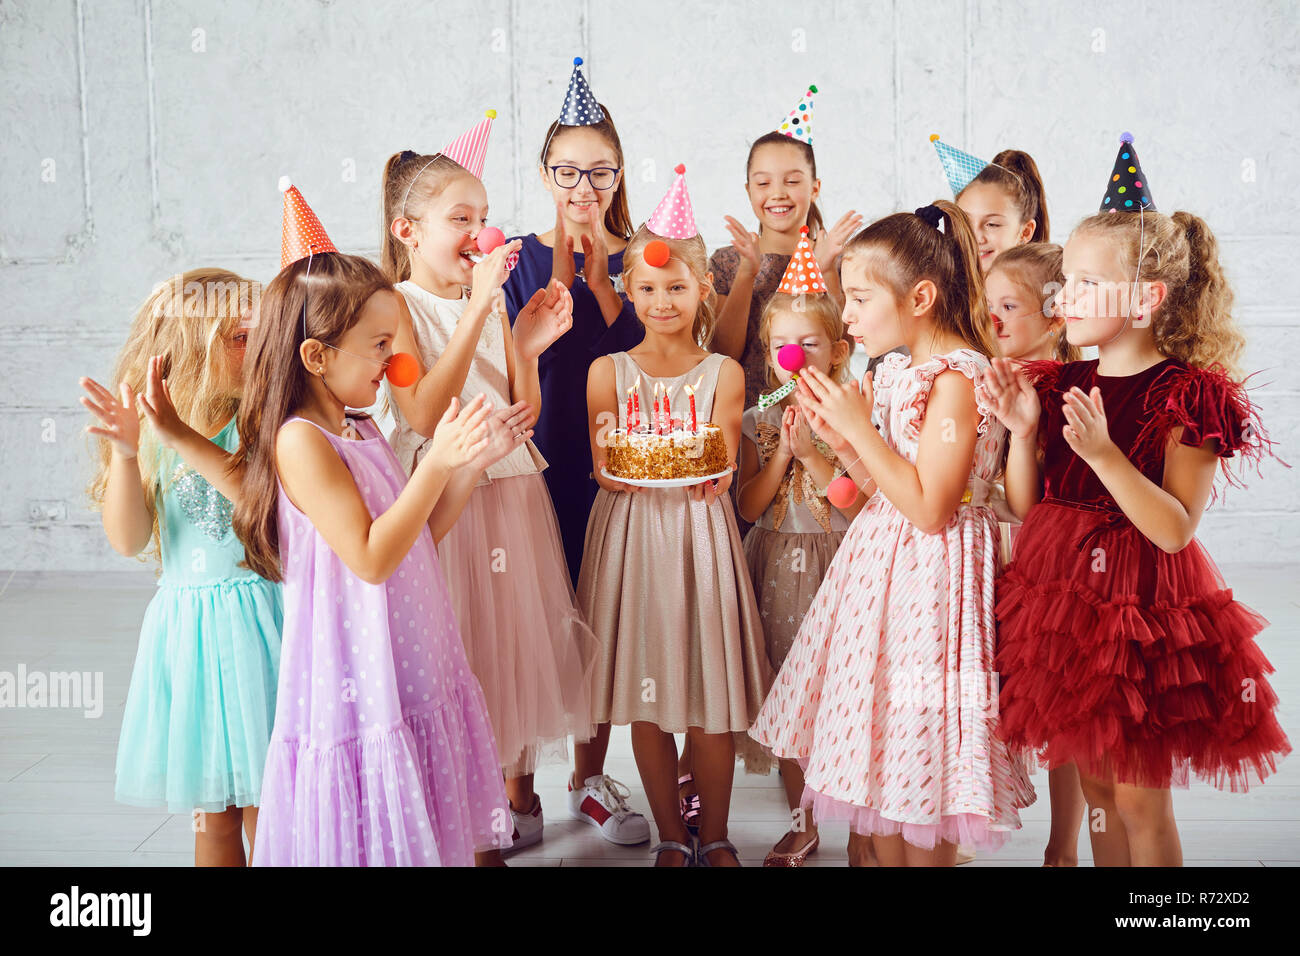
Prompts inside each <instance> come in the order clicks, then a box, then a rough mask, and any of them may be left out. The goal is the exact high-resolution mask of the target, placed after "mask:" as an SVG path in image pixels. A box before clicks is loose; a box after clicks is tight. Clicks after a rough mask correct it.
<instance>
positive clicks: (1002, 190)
mask: <svg viewBox="0 0 1300 956" xmlns="http://www.w3.org/2000/svg"><path fill="white" fill-rule="evenodd" d="M957 205H958V206H960V207H961V209H962V212H964V213H966V215H967V216H968V217H969V218H970V221H971V224H972V225H973V226H974V227H975V238H976V240H977V241H978V242H979V251H980V269H981V270H983V272H984V273H985V274H987V273H988V271H989V267H990V266H992V265H993V260H994V259H995V258H996V257H997V254H998V253H1000V252H1005V251H1006V250H1007V249H1011V248H1014V247H1015V246H1018V245H1022V244H1024V243H1027V242H1047V241H1048V239H1049V236H1050V234H1051V225H1050V223H1049V222H1048V218H1047V196H1046V194H1045V192H1044V190H1043V179H1042V177H1041V176H1040V175H1039V174H1038V164H1037V163H1035V162H1034V158H1033V157H1032V156H1030V155H1029V154H1028V153H1024V152H1021V151H1020V150H1018V149H1004V150H1002V152H1000V153H998V154H997V155H996V156H994V157H993V162H991V163H989V164H988V165H987V166H985V167H984V168H983V169H982V170H981V171H980V172H979V175H977V176H976V177H975V178H974V179H973V180H971V182H970V183H969V184H968V185H967V186H966V188H965V189H963V190H962V191H961V192H959V193H958V194H957Z"/></svg>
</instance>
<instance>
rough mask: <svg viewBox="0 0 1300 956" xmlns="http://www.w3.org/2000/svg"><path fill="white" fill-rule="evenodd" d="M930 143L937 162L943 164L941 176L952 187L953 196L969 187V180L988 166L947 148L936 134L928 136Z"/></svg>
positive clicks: (983, 161) (950, 147)
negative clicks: (937, 159)
mask: <svg viewBox="0 0 1300 956" xmlns="http://www.w3.org/2000/svg"><path fill="white" fill-rule="evenodd" d="M930 142H932V143H934V151H935V152H936V153H938V154H939V162H940V163H942V164H943V174H944V175H945V176H947V177H948V185H949V186H951V187H952V194H953V195H954V196H956V195H957V194H958V193H960V192H961V191H962V190H963V189H965V188H966V187H967V186H969V185H970V183H971V180H972V179H974V178H975V177H976V176H978V175H979V174H980V173H981V172H982V171H983V170H984V167H985V166H987V165H988V162H987V161H986V160H983V159H980V158H978V157H976V156H972V155H971V154H970V153H965V152H962V151H961V150H960V149H955V148H954V147H952V146H949V145H948V144H947V143H945V142H943V141H942V140H940V139H939V134H938V133H931V134H930Z"/></svg>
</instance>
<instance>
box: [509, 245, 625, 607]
mask: <svg viewBox="0 0 1300 956" xmlns="http://www.w3.org/2000/svg"><path fill="white" fill-rule="evenodd" d="M515 238H519V239H522V240H523V246H522V248H521V249H520V250H519V262H518V263H517V264H516V265H515V268H514V269H513V270H512V271H511V273H510V276H509V277H508V278H507V279H506V284H505V286H504V290H505V299H506V313H507V315H509V317H510V324H511V325H512V326H513V325H514V322H515V316H516V315H517V314H518V312H519V310H520V309H521V308H523V306H524V304H525V303H526V302H527V301H528V300H529V298H530V297H531V296H532V294H533V293H534V292H536V291H537V290H538V289H540V288H542V287H543V286H544V285H546V283H548V282H550V281H551V257H552V250H551V249H550V248H549V247H547V246H544V245H542V243H541V241H540V240H538V238H537V236H536V235H535V234H531V233H530V234H529V235H527V236H518V237H515ZM583 258H584V257H583V255H582V253H581V252H575V253H574V254H573V265H574V269H575V270H577V271H578V272H581V271H582V266H583ZM622 271H623V253H621V252H616V253H610V256H609V274H610V276H611V278H613V277H616V276H617V275H618V274H619V273H620V272H622ZM569 292H570V294H571V295H572V296H573V327H572V328H570V329H569V331H567V332H565V333H564V334H563V335H562V336H560V337H559V338H558V339H556V341H555V343H554V344H553V345H552V346H551V347H550V348H548V349H547V350H546V351H545V352H543V353H542V355H541V357H540V358H539V359H538V360H537V370H538V375H539V378H540V379H541V385H542V414H541V417H540V418H539V419H538V421H537V424H536V425H534V426H533V442H534V444H536V445H537V448H538V450H540V451H541V453H542V455H543V456H544V457H545V458H546V461H547V463H548V465H549V467H548V468H547V469H546V470H545V471H543V472H542V477H543V478H545V479H546V487H547V488H548V489H550V492H551V501H552V502H553V503H554V504H555V517H556V518H557V519H558V520H559V523H560V538H561V539H562V540H563V542H564V556H565V559H566V561H567V562H568V565H569V579H570V581H571V582H574V583H575V584H576V582H577V580H578V570H579V569H580V568H581V567H582V547H583V542H584V540H585V538H586V536H587V519H588V518H589V517H590V516H591V506H592V504H593V503H594V502H595V500H596V491H597V490H598V487H599V486H598V485H597V484H596V480H595V479H594V478H592V477H591V471H592V461H591V443H590V440H589V438H588V433H587V370H588V369H589V368H591V363H592V362H594V361H595V360H596V359H598V358H599V357H600V356H602V355H611V354H613V353H614V352H626V351H627V350H628V349H631V348H633V347H634V346H636V345H639V344H640V342H641V340H642V339H643V338H644V337H645V329H644V328H643V327H642V325H641V322H640V320H639V319H637V317H636V312H635V311H634V310H633V309H632V304H631V303H630V302H628V301H627V296H623V311H622V312H621V313H619V316H618V318H617V319H615V320H614V324H613V325H608V326H607V325H606V324H605V319H604V317H603V316H602V315H601V313H600V305H599V303H597V301H596V297H595V295H593V294H592V291H591V290H590V289H589V288H587V283H586V282H584V281H583V280H582V278H581V277H578V278H576V279H574V281H573V287H572V288H571V289H570V290H569Z"/></svg>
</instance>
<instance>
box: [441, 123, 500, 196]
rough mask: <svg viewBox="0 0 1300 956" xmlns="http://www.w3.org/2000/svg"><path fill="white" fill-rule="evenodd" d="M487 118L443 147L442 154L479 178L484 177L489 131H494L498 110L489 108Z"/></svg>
mask: <svg viewBox="0 0 1300 956" xmlns="http://www.w3.org/2000/svg"><path fill="white" fill-rule="evenodd" d="M485 116H486V118H485V119H482V120H479V122H478V123H477V124H476V125H475V126H474V127H473V128H472V129H470V130H469V132H467V133H464V134H463V135H461V136H460V137H459V138H457V139H454V140H452V142H451V143H450V144H449V145H447V146H445V147H444V148H443V149H442V154H443V155H444V156H446V157H447V158H449V159H454V160H455V161H456V162H458V163H460V164H461V165H462V166H464V167H465V168H466V169H468V170H469V171H470V172H471V173H473V174H474V175H475V176H477V177H478V178H479V179H482V178H483V160H484V159H485V158H486V157H487V144H488V133H490V132H492V121H493V120H494V119H496V118H497V111H496V110H488V111H487V113H486V114H485Z"/></svg>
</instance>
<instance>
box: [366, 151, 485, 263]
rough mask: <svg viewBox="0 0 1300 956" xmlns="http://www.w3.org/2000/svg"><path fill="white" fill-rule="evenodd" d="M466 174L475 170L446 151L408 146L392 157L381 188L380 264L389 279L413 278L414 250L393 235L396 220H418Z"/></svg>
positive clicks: (386, 167)
mask: <svg viewBox="0 0 1300 956" xmlns="http://www.w3.org/2000/svg"><path fill="white" fill-rule="evenodd" d="M462 175H463V176H472V175H474V174H473V173H471V172H470V171H469V170H468V169H466V168H465V167H464V166H462V165H461V164H460V163H458V162H456V161H455V160H454V159H451V158H450V157H448V156H444V155H443V154H442V153H434V154H432V155H430V156H422V155H420V154H419V153H415V152H412V151H411V150H409V149H404V150H402V151H401V152H400V153H394V154H393V155H392V156H389V157H388V162H387V163H385V164H384V177H383V180H382V182H381V184H380V189H379V197H380V198H379V203H380V219H381V222H380V224H379V228H380V235H379V250H380V251H379V256H380V258H379V265H380V268H381V269H383V270H384V275H386V276H387V277H388V281H390V282H392V283H398V282H404V281H406V280H407V279H409V278H411V250H410V249H408V248H407V247H406V246H405V245H404V244H403V243H402V241H401V240H400V239H398V238H397V237H396V236H395V235H393V221H394V220H396V219H402V218H406V219H410V220H412V221H415V220H418V219H419V218H420V215H419V214H420V212H421V211H422V210H423V209H424V208H425V207H426V206H428V204H429V203H431V202H432V201H433V200H434V199H437V198H438V196H439V195H440V194H441V193H442V191H443V190H444V189H446V188H447V186H448V184H449V183H451V181H452V180H453V179H455V178H456V177H457V176H462Z"/></svg>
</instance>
